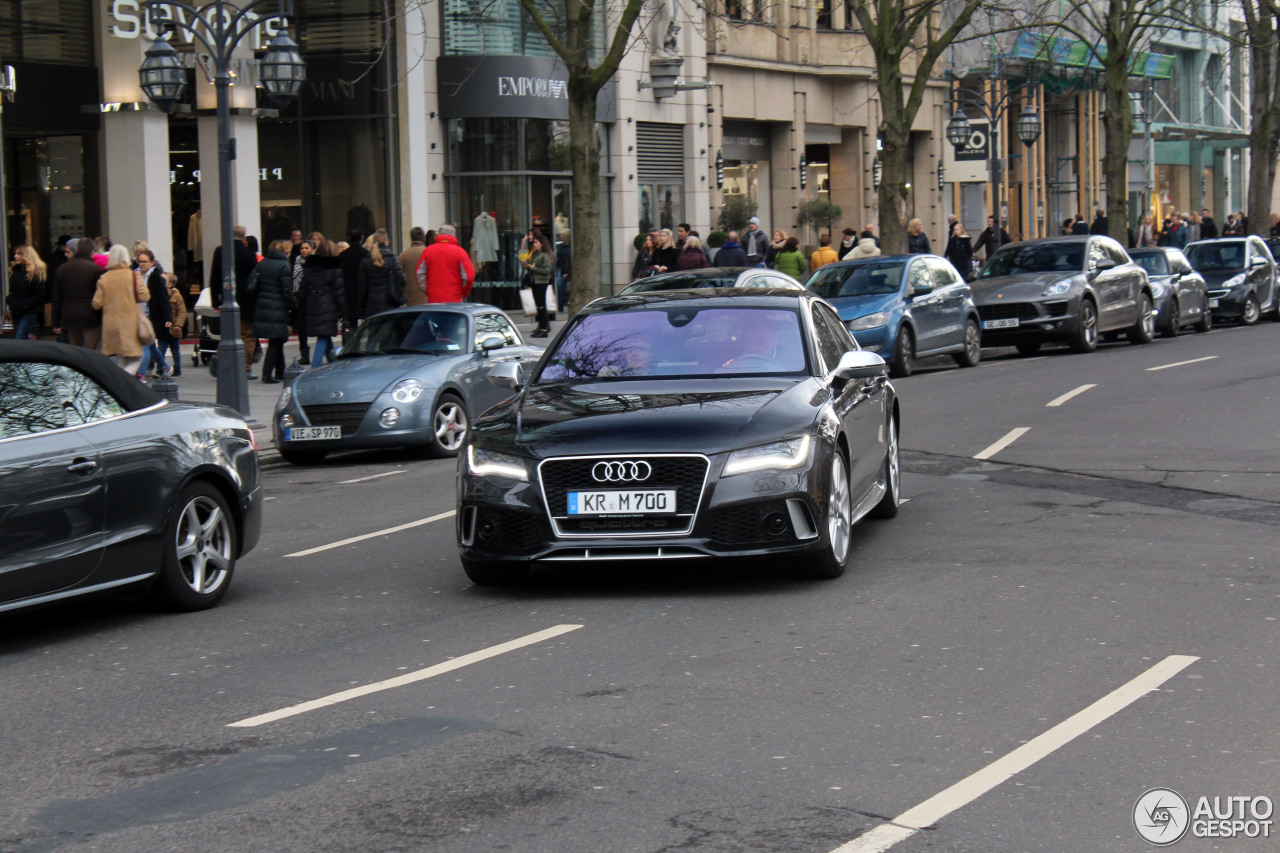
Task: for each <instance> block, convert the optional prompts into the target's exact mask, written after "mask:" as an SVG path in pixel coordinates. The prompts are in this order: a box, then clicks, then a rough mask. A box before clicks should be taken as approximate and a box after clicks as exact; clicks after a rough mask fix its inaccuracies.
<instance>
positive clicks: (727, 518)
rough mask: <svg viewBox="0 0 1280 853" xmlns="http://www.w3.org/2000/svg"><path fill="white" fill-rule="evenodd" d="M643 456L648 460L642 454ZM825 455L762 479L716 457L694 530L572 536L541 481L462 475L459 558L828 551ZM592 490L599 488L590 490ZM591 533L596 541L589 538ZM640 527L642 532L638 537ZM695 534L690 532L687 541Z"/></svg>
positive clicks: (605, 530)
mask: <svg viewBox="0 0 1280 853" xmlns="http://www.w3.org/2000/svg"><path fill="white" fill-rule="evenodd" d="M636 456H643V454H636ZM821 457H822V454H820V453H819V452H818V451H817V450H816V449H815V452H814V454H813V457H812V458H811V459H810V462H809V465H808V466H807V467H805V468H803V469H799V470H793V471H786V472H778V471H772V472H771V471H758V472H752V473H749V474H740V475H736V476H732V477H726V478H724V479H720V478H719V472H720V470H721V469H722V468H723V465H724V457H719V458H717V457H711V459H710V467H709V471H708V477H707V482H706V484H705V487H704V488H703V490H702V494H701V496H700V499H699V502H698V506H697V510H696V512H695V514H694V516H693V518H692V519H691V521H685V520H683V519H677V518H671V519H670V526H669V529H670V530H671V531H673V532H667V530H664V529H663V526H662V524H661V522H662V521H663V519H660V518H654V517H643V516H630V517H600V518H594V519H587V520H583V521H579V522H578V523H577V526H575V527H574V528H573V530H574V531H575V532H569V531H568V530H567V529H566V526H565V525H564V522H563V519H562V518H556V519H553V515H552V513H551V512H549V511H548V506H547V503H546V501H545V499H544V497H543V489H542V485H541V482H540V478H539V476H538V474H537V473H534V474H533V476H532V479H531V481H530V482H520V483H515V482H511V481H505V482H504V481H500V480H497V479H494V478H482V477H476V476H474V475H472V474H471V473H469V472H468V471H467V470H466V464H465V462H463V463H461V464H460V466H459V477H458V514H457V524H456V534H457V541H458V549H459V555H460V556H461V557H463V558H465V559H471V560H476V561H486V562H511V563H529V562H532V561H535V560H545V561H592V560H644V559H676V558H690V557H725V556H741V557H750V556H769V555H780V554H794V553H805V552H811V551H816V550H819V549H821V548H823V547H825V546H826V532H825V530H824V529H823V526H822V525H821V524H820V523H819V519H823V518H825V517H826V510H827V507H826V496H827V488H828V484H827V483H826V482H825V477H824V476H822V475H821V474H820V473H819V472H822V471H826V470H829V465H827V466H823V465H822V464H820V463H819V462H818V461H817V460H818V459H820V458H821ZM584 485H585V486H589V485H590V484H584ZM586 528H592V531H591V532H584V530H586ZM637 528H638V529H637ZM686 528H687V529H688V532H687V533H683V532H679V531H683V530H685V529H686Z"/></svg>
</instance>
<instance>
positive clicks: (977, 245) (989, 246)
mask: <svg viewBox="0 0 1280 853" xmlns="http://www.w3.org/2000/svg"><path fill="white" fill-rule="evenodd" d="M997 236H998V237H999V242H997V241H996V238H997ZM1009 242H1012V241H1011V240H1010V239H1009V232H1008V231H1006V230H1004V228H1002V227H1000V226H999V225H996V218H995V217H994V216H988V217H987V227H986V229H985V230H983V232H982V233H981V234H979V235H978V239H977V240H976V241H975V242H974V244H973V251H974V254H977V252H978V251H979V250H982V251H984V252H985V253H986V257H987V259H988V260H990V259H991V256H992V255H994V254H995V253H996V249H998V248H999V247H1000V246H1003V245H1004V244H1005V243H1009Z"/></svg>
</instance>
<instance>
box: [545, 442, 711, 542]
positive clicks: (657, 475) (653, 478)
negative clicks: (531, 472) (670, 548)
mask: <svg viewBox="0 0 1280 853" xmlns="http://www.w3.org/2000/svg"><path fill="white" fill-rule="evenodd" d="M602 461H603V462H610V461H612V462H619V461H630V462H641V461H643V462H647V463H649V465H650V466H651V468H652V471H651V473H650V475H649V476H648V477H647V478H645V479H644V480H643V481H641V482H604V483H602V482H599V481H597V480H596V479H595V478H594V477H592V473H591V472H592V469H593V468H594V467H595V465H596V463H598V462H602ZM709 466H710V463H709V461H708V460H707V457H705V456H700V455H695V454H672V455H660V454H636V455H634V456H631V455H628V456H576V457H571V458H560V459H548V460H546V461H545V462H543V463H542V464H541V465H540V466H538V478H539V480H540V481H541V483H542V496H543V499H544V500H546V502H547V513H548V515H549V516H550V518H551V522H552V526H553V527H554V528H555V530H556V532H557V533H559V534H561V535H564V536H601V535H607V536H663V535H667V536H671V535H682V534H685V533H688V532H689V531H690V530H692V529H693V521H694V517H695V516H696V515H697V513H698V506H699V504H700V503H701V502H702V491H703V488H704V487H705V485H706V479H707V469H708V467H709ZM629 488H635V489H675V491H676V511H675V513H674V514H672V515H660V516H659V515H627V516H613V517H600V516H570V515H569V514H568V507H569V492H571V491H572V492H582V491H614V490H619V489H629Z"/></svg>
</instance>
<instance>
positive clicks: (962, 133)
mask: <svg viewBox="0 0 1280 853" xmlns="http://www.w3.org/2000/svg"><path fill="white" fill-rule="evenodd" d="M961 96H967V97H965V106H967V107H969V106H971V107H973V108H975V109H977V110H978V111H979V112H980V113H981V114H982V116H983V118H985V119H986V120H987V129H988V136H987V145H989V146H990V152H991V156H990V157H989V158H988V159H987V173H988V177H989V179H990V181H991V185H992V187H993V188H994V189H995V193H996V204H995V207H996V210H995V220H996V227H995V229H994V233H993V234H992V235H991V236H992V238H993V239H994V242H995V245H994V247H993V248H992V251H993V252H994V251H995V250H996V249H999V248H1000V241H1001V239H1002V238H1003V235H1004V220H1005V204H1004V190H1005V186H1004V177H1005V174H1006V172H1005V171H1004V169H1003V168H1002V167H1003V164H1002V163H1001V162H1000V158H999V157H997V156H996V146H995V138H996V137H995V131H996V128H997V127H999V126H1000V124H1001V122H1002V120H1003V118H1004V115H1005V112H1006V111H1007V110H1008V109H1009V107H1011V106H1012V102H1013V93H1012V92H1010V91H1008V90H1006V91H1005V93H1004V94H1003V95H999V96H998V97H994V98H993V99H992V100H991V101H990V102H989V101H988V100H987V98H986V96H984V95H983V94H982V93H981V92H976V91H974V90H972V89H965V88H962V87H959V86H957V87H956V88H955V89H954V90H953V91H952V97H954V98H956V101H957V102H956V105H955V111H954V112H953V113H952V115H951V120H950V121H948V122H947V127H946V131H945V134H946V137H947V141H948V142H950V143H951V144H952V146H954V147H955V149H956V151H957V152H959V150H960V149H961V148H963V147H964V146H965V145H966V144H968V142H969V137H970V136H971V135H972V132H973V131H972V128H971V127H970V126H969V119H968V117H967V116H966V115H965V114H964V110H963V109H962V108H961V106H960V103H959V99H960V97H961ZM1040 129H1041V128H1040V115H1039V114H1038V113H1037V112H1036V109H1035V107H1034V106H1032V105H1031V104H1029V103H1028V104H1027V105H1026V106H1025V107H1024V108H1023V110H1022V113H1021V114H1020V115H1019V116H1018V120H1017V122H1015V124H1014V132H1015V133H1016V134H1017V136H1018V139H1020V140H1022V144H1023V145H1026V146H1027V147H1030V146H1031V145H1033V144H1034V143H1035V141H1036V140H1037V139H1039V138H1040Z"/></svg>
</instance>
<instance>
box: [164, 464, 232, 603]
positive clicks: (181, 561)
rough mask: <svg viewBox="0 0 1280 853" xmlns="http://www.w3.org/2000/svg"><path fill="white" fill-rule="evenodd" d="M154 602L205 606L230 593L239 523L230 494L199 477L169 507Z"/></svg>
mask: <svg viewBox="0 0 1280 853" xmlns="http://www.w3.org/2000/svg"><path fill="white" fill-rule="evenodd" d="M163 547H164V554H163V557H162V559H161V562H160V575H159V577H157V578H156V580H155V583H154V585H153V586H152V587H151V591H150V597H151V599H152V600H153V601H155V602H156V603H158V604H160V605H162V606H164V607H167V608H171V609H174V610H188V611H193V610H206V609H208V608H210V607H213V606H214V605H215V604H217V603H218V602H219V601H221V600H222V597H223V596H224V595H226V592H227V588H228V587H229V586H231V576H232V575H233V574H234V573H235V568H236V525H235V520H234V519H233V517H232V515H231V510H230V509H229V508H228V506H227V500H226V498H224V497H223V496H222V493H221V492H220V491H218V490H217V489H216V488H215V487H214V486H213V485H211V484H209V483H202V482H195V483H192V484H190V485H189V486H187V487H186V488H184V489H183V490H182V492H181V493H179V495H178V499H177V500H176V501H175V502H174V504H173V507H172V508H171V509H170V511H169V521H168V523H166V524H165V528H164V539H163Z"/></svg>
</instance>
